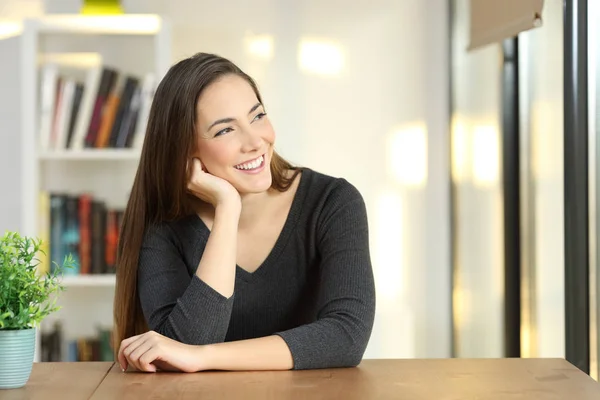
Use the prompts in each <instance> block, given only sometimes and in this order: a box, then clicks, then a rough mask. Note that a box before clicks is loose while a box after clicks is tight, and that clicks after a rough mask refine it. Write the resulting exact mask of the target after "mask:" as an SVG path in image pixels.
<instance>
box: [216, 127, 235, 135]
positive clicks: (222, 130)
mask: <svg viewBox="0 0 600 400" xmlns="http://www.w3.org/2000/svg"><path fill="white" fill-rule="evenodd" d="M231 131H233V129H232V128H225V129H221V130H220V131H219V132H217V133H215V137H217V136H221V135H224V134H226V133H229V132H231Z"/></svg>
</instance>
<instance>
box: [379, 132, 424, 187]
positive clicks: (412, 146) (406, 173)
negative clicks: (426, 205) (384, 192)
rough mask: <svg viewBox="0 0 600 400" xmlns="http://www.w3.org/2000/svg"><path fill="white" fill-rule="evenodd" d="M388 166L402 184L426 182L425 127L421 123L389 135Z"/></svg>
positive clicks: (413, 184) (421, 185)
mask: <svg viewBox="0 0 600 400" xmlns="http://www.w3.org/2000/svg"><path fill="white" fill-rule="evenodd" d="M388 166H389V168H390V170H391V172H392V174H393V176H394V178H395V179H396V180H397V181H398V182H399V183H400V184H402V185H406V186H411V187H423V186H425V183H426V182H427V129H426V128H425V125H424V124H423V123H419V124H416V125H413V126H408V127H405V128H400V129H398V130H396V131H394V132H392V134H391V135H390V138H389V143H388Z"/></svg>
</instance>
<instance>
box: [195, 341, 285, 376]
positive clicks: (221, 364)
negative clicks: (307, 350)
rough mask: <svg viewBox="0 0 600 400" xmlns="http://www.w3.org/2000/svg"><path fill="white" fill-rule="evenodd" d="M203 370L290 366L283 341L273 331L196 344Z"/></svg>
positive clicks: (274, 368) (266, 368)
mask: <svg viewBox="0 0 600 400" xmlns="http://www.w3.org/2000/svg"><path fill="white" fill-rule="evenodd" d="M198 349H199V354H198V357H200V358H201V363H202V366H203V367H202V369H204V370H227V371H256V370H288V369H292V368H293V367H294V362H293V359H292V354H291V353H290V349H289V348H288V346H287V344H286V343H285V342H284V341H283V339H282V338H280V337H279V336H277V335H273V336H267V337H262V338H257V339H247V340H239V341H235V342H224V343H215V344H211V345H206V346H200V347H199V348H198Z"/></svg>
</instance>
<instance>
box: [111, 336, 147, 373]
mask: <svg viewBox="0 0 600 400" xmlns="http://www.w3.org/2000/svg"><path fill="white" fill-rule="evenodd" d="M144 335H145V334H141V335H136V336H132V337H130V338H127V339H124V340H122V341H121V345H120V346H119V352H118V353H117V360H118V361H119V365H120V366H121V369H122V370H123V371H125V370H126V369H127V358H126V357H125V354H124V353H123V352H124V351H125V349H126V348H128V347H129V346H130V345H131V344H132V343H134V342H135V341H137V340H138V339H140V338H141V337H143V336H144Z"/></svg>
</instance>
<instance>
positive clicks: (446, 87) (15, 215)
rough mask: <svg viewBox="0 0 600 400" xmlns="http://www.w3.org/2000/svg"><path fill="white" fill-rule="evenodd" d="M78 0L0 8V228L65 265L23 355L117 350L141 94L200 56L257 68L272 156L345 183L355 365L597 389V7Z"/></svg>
mask: <svg viewBox="0 0 600 400" xmlns="http://www.w3.org/2000/svg"><path fill="white" fill-rule="evenodd" d="M86 3H88V4H85V5H84V4H83V2H82V1H80V0H0V169H1V170H2V171H3V174H2V175H3V178H2V180H3V182H2V185H1V187H0V232H4V231H6V230H18V231H20V232H22V233H24V234H27V235H37V236H40V237H42V238H44V239H46V240H48V242H49V247H48V253H49V255H50V257H51V258H52V259H55V258H56V259H60V256H61V254H64V252H67V251H70V252H74V253H75V254H76V255H77V257H78V260H79V262H80V267H79V268H78V269H77V270H76V271H72V272H71V274H70V275H69V276H67V277H65V284H66V285H67V291H66V292H65V293H64V294H63V295H62V296H61V298H60V303H61V305H62V307H63V308H62V309H61V311H60V312H58V313H56V314H55V315H52V316H51V317H48V318H47V319H46V320H45V321H44V323H43V325H42V329H41V335H40V338H39V342H38V351H37V353H36V359H37V360H38V361H50V360H92V359H98V360H100V359H106V358H110V357H112V355H111V350H110V348H109V347H107V346H108V343H109V341H108V337H109V335H110V329H111V326H112V301H113V295H114V268H115V260H114V255H115V251H116V250H115V244H116V240H117V238H118V234H119V220H120V216H121V212H122V210H123V208H124V206H125V204H126V202H127V197H128V191H129V188H130V186H131V183H132V179H133V175H134V173H135V169H136V167H137V159H138V156H139V149H140V146H141V144H142V143H143V134H144V128H145V118H146V117H147V111H148V107H149V104H150V103H151V101H152V93H153V89H154V88H155V86H156V84H157V83H158V81H160V78H161V77H162V75H163V74H164V73H165V72H166V70H167V69H168V68H169V66H170V65H172V64H173V63H175V62H176V61H178V60H180V59H182V58H185V57H189V56H191V55H193V54H194V53H196V52H199V51H202V52H214V53H217V54H219V55H222V56H225V57H227V58H230V59H231V60H232V61H234V62H235V63H237V64H238V65H239V66H240V67H241V68H242V69H244V70H245V71H246V72H247V73H249V74H250V75H251V76H253V77H254V78H255V79H256V80H257V82H258V84H259V88H260V90H261V92H262V95H263V98H264V100H265V105H266V107H267V109H268V111H269V116H270V118H271V120H272V122H273V124H274V126H275V128H276V132H277V134H278V137H277V143H276V148H277V150H278V151H279V152H280V154H282V155H283V156H284V157H285V158H287V159H288V160H290V161H292V162H293V163H295V164H298V165H303V166H307V167H310V168H313V169H315V170H318V171H320V172H323V173H326V174H330V175H333V176H340V177H344V178H346V179H347V180H349V181H350V182H352V183H353V184H354V185H355V186H356V187H357V188H358V189H359V190H360V191H361V193H362V195H363V197H364V199H365V201H366V204H367V211H368V217H369V226H370V239H371V255H372V260H373V267H374V272H375V278H376V285H377V314H376V320H375V327H374V331H373V334H372V337H371V340H370V343H369V346H368V349H367V352H366V354H365V357H366V358H438V357H441V358H445V357H565V358H567V359H568V360H569V361H571V362H572V363H574V364H575V365H577V366H578V367H579V368H581V369H582V370H584V371H585V372H587V373H589V374H590V375H591V376H592V377H594V378H596V379H597V377H598V372H599V371H598V362H597V359H598V346H597V341H598V330H597V320H598V318H597V313H598V307H597V306H598V300H597V296H596V287H597V279H598V278H597V277H598V276H599V275H598V274H597V270H598V257H597V256H596V248H597V243H596V242H597V238H598V235H597V234H596V226H597V221H596V219H597V216H598V213H597V208H598V207H597V205H598V203H597V201H598V196H597V194H596V193H597V192H596V191H597V190H598V189H597V188H598V185H597V184H596V182H597V176H598V173H597V171H598V168H599V165H600V164H598V161H597V160H598V158H597V156H596V154H597V150H598V148H599V147H597V146H598V143H600V142H599V141H597V140H596V138H597V135H598V133H600V131H599V130H598V125H597V123H596V118H595V116H596V115H598V110H599V109H598V107H597V102H596V99H597V96H598V85H597V77H598V76H599V73H600V69H599V67H598V64H597V60H596V59H597V57H598V54H599V53H598V45H599V43H600V41H599V39H600V30H599V28H597V27H596V25H597V24H594V23H591V21H597V20H600V8H599V6H598V5H597V4H596V1H595V0H589V1H586V0H564V1H562V0H546V1H540V0H537V1H535V0H511V1H505V2H495V1H493V0H471V1H469V0H369V1H366V0H353V2H352V5H351V6H350V5H349V3H348V2H347V1H341V0H325V1H323V0H320V1H316V0H301V1H299V0H297V1H292V0H255V1H252V2H250V1H243V0H235V1H228V2H223V1H212V0H171V1H165V0H123V1H120V2H117V1H115V2H111V1H96V2H95V3H104V4H100V6H102V7H105V8H104V9H100V11H98V9H96V10H94V9H92V8H89V7H92V6H93V4H92V3H94V2H91V1H90V2H86ZM108 3H115V4H118V5H119V6H120V7H121V8H120V10H116V11H114V10H113V11H111V12H116V13H115V14H112V15H103V16H96V15H95V14H96V13H97V12H106V10H107V9H106V7H109V5H107V4H108ZM119 3H120V4H119ZM494 3H499V4H494ZM85 7H88V8H87V9H86V8H85ZM588 21H589V23H588Z"/></svg>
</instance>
